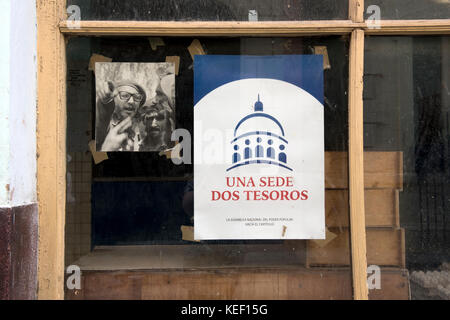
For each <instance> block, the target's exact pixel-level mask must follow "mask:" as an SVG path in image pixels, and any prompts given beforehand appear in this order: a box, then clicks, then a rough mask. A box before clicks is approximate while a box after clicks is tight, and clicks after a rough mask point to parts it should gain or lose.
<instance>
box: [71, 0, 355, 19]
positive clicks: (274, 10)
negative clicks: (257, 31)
mask: <svg viewBox="0 0 450 320" xmlns="http://www.w3.org/2000/svg"><path fill="white" fill-rule="evenodd" d="M68 5H77V6H79V7H80V10H81V11H80V13H81V19H82V20H138V21H196V20H197V21H249V20H250V21H272V20H273V21H284V20H286V21H288V20H333V19H337V20H346V19H348V1H347V0H337V1H336V0H323V1H316V0H282V1H279V0H249V1H239V0H128V1H122V0H69V1H68Z"/></svg>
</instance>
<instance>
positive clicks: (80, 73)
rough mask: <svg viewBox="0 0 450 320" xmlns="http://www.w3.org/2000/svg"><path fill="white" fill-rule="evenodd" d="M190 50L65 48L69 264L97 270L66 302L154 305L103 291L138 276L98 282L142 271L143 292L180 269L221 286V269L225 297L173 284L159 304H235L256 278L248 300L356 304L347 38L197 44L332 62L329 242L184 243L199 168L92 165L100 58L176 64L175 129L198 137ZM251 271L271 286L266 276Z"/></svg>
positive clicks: (150, 158) (129, 42)
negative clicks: (92, 65) (94, 63)
mask: <svg viewBox="0 0 450 320" xmlns="http://www.w3.org/2000/svg"><path fill="white" fill-rule="evenodd" d="M193 41H194V39H193V38H174V37H169V38H162V39H159V40H158V42H159V43H160V45H159V46H156V47H155V48H152V46H151V43H154V41H153V40H152V39H150V40H149V38H144V37H142V38H141V37H136V38H119V37H117V38H116V37H108V38H84V37H77V38H71V39H69V42H68V44H67V60H68V61H67V63H68V65H67V68H68V80H67V81H68V83H67V87H68V91H67V121H68V129H67V142H68V150H67V152H68V165H67V168H68V172H67V177H68V185H67V227H66V263H67V264H68V265H69V264H76V265H79V266H80V267H81V268H82V270H84V271H88V270H89V271H90V273H87V274H86V275H85V276H86V277H92V278H89V280H86V281H85V282H84V283H85V285H88V286H90V288H86V290H85V291H84V292H85V293H83V292H81V293H80V294H81V295H78V296H77V297H75V296H73V295H72V294H73V292H67V294H68V296H67V297H68V298H80V297H84V298H94V297H97V298H98V297H103V298H105V297H108V298H118V297H122V298H124V297H125V298H130V299H133V298H136V297H144V296H145V297H147V298H154V297H155V294H156V293H155V292H154V289H152V288H151V287H150V286H149V287H148V288H147V289H146V291H145V290H144V289H142V290H144V291H145V292H146V294H145V295H143V296H140V295H139V294H138V293H136V292H135V291H133V290H132V289H130V288H131V287H133V288H136V287H135V286H131V287H128V289H123V290H122V291H119V290H118V291H117V292H115V291H106V290H103V289H102V288H110V286H106V287H105V286H102V285H101V284H100V282H99V281H107V282H108V283H111V282H114V281H117V285H118V286H119V287H120V286H123V285H126V286H128V284H129V283H131V282H133V281H135V280H133V279H134V278H133V277H135V276H136V274H133V273H131V274H129V273H126V272H125V273H124V274H122V275H112V274H109V273H106V274H104V273H103V274H100V273H98V272H97V271H99V270H133V271H136V270H142V269H145V270H147V271H146V272H143V271H142V273H140V274H141V276H142V277H141V278H142V279H143V280H142V285H143V286H145V283H147V282H148V283H150V282H149V281H150V280H148V281H147V280H145V279H147V277H150V276H152V274H153V275H154V273H152V272H151V270H159V271H161V270H166V271H165V272H166V273H165V274H167V275H171V276H174V274H175V273H174V272H175V271H171V270H178V271H180V270H181V274H182V275H183V277H188V276H189V277H195V276H196V275H192V274H191V273H189V272H190V271H189V270H204V271H205V270H206V271H208V272H211V274H209V273H208V276H207V277H210V278H208V279H211V281H219V280H220V279H219V278H220V276H219V275H217V273H216V271H215V270H217V269H220V270H222V271H223V272H225V274H226V275H227V276H226V277H227V278H226V279H228V280H226V281H224V282H223V283H224V284H223V286H224V287H220V289H218V292H219V293H217V292H216V291H214V292H212V291H211V290H206V289H202V287H201V285H200V284H199V283H201V281H202V280H201V279H199V280H198V281H197V280H193V281H194V282H193V283H197V284H193V285H192V288H190V289H189V290H187V291H186V290H185V291H186V292H185V291H180V290H171V289H170V288H173V287H172V286H176V285H180V282H177V281H178V280H174V282H172V286H171V285H170V284H167V282H164V283H165V286H167V290H166V291H164V292H166V293H162V296H158V297H159V298H162V299H166V298H170V297H174V296H173V295H171V294H175V292H178V293H179V292H185V293H186V294H187V293H189V292H193V293H191V294H192V295H191V296H177V297H178V298H189V299H192V298H195V297H202V298H204V299H216V298H225V299H239V298H240V296H239V295H240V292H241V291H239V290H234V289H233V290H230V288H231V287H230V288H228V287H227V286H234V284H233V283H236V282H233V281H236V280H233V281H231V280H232V279H234V277H237V276H245V277H247V276H248V277H249V279H252V280H250V282H246V284H243V285H245V286H246V287H247V288H250V287H251V288H254V289H252V290H250V291H248V290H247V291H246V292H250V293H251V296H246V297H245V298H247V299H248V298H272V299H274V298H281V299H295V298H298V299H308V298H309V299H333V298H334V299H351V298H352V287H351V283H352V282H351V271H350V250H349V247H350V244H349V231H348V230H349V223H348V221H349V219H348V214H349V210H348V190H347V189H348V169H347V167H348V161H347V150H348V148H347V141H348V134H347V133H348V126H347V118H348V114H347V85H348V38H347V37H340V36H330V37H308V38H201V39H200V43H201V46H202V47H203V49H204V51H205V52H206V53H207V54H209V55H292V54H302V55H307V54H314V53H315V52H318V51H320V52H322V53H324V54H325V55H326V59H325V60H324V61H325V64H324V93H325V103H324V107H325V176H326V179H325V180H326V181H325V185H326V192H325V193H326V200H325V202H326V203H325V204H326V224H327V227H328V230H329V231H328V232H327V239H326V240H324V241H306V240H287V241H283V240H270V241H268V240H252V241H250V240H246V241H243V240H234V241H201V242H193V241H188V240H187V236H186V234H184V235H183V232H182V230H181V228H180V227H181V226H184V227H187V228H188V230H189V227H191V228H192V226H193V198H192V182H193V178H194V177H193V170H192V165H175V164H173V162H172V161H171V160H170V159H167V158H166V157H165V156H164V155H160V154H159V152H139V153H133V152H109V153H107V155H108V159H107V160H105V161H103V162H100V163H98V164H95V163H94V162H93V161H92V155H91V152H90V151H89V148H88V143H89V142H90V141H92V140H93V139H94V131H95V130H94V128H95V101H96V93H95V75H94V73H93V71H91V70H89V69H88V66H89V61H90V59H91V57H92V55H93V54H96V55H100V56H102V57H103V59H105V58H108V59H110V61H111V60H112V62H165V61H166V57H168V56H170V57H173V56H177V57H180V63H179V73H178V75H177V76H176V85H175V92H176V99H175V101H176V109H175V110H176V115H175V116H176V127H177V128H185V129H187V130H188V131H190V132H193V131H192V130H193V103H194V96H193V94H194V88H193V84H194V70H193V60H192V57H191V55H190V53H189V51H188V49H187V48H188V47H189V46H190V45H191V44H192V43H193ZM97 57H98V56H97ZM252 268H253V269H252ZM255 268H259V270H262V271H263V275H264V274H265V276H264V277H262V278H261V277H260V276H259V275H258V274H257V273H256V271H255V270H254V269H255ZM274 268H275V269H276V270H277V271H276V272H275V271H273V269H274ZM148 270H150V271H148ZM167 270H169V271H167ZM84 274H85V273H83V275H84ZM214 274H215V275H214ZM159 275H161V276H163V275H164V273H159ZM268 277H269V278H270V279H272V278H273V283H274V286H277V287H279V288H284V289H285V291H283V290H284V289H283V290H280V292H281V291H283V292H284V293H283V294H280V295H279V293H278V292H279V290H278V289H276V290H275V289H273V290H272V289H268V290H266V291H262V292H259V290H257V288H260V287H259V286H260V284H262V283H263V282H264V281H266V282H267V278H268ZM102 279H103V280H102ZM205 279H206V278H205ZM230 279H231V280H230ZM139 281H141V280H139ZM146 281H147V282H146ZM180 281H181V280H180ZM195 281H197V282H195ZM271 282H272V280H271ZM115 283H116V282H115ZM177 283H178V284H177ZM227 288H228V289H227ZM274 288H275V287H274ZM127 290H128V291H127ZM152 290H153V291H152ZM144 291H142V292H144ZM87 292H90V293H89V295H88V293H87ZM180 294H181V293H180ZM217 294H218V295H217ZM241 298H242V297H241Z"/></svg>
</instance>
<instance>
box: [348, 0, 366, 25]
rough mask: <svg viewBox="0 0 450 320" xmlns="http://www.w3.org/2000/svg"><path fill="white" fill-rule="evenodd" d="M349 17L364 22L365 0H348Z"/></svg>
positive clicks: (354, 20)
mask: <svg viewBox="0 0 450 320" xmlns="http://www.w3.org/2000/svg"><path fill="white" fill-rule="evenodd" d="M348 17H349V19H350V20H352V21H353V22H364V0H349V1H348Z"/></svg>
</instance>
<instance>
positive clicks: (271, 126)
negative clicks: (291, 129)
mask: <svg viewBox="0 0 450 320" xmlns="http://www.w3.org/2000/svg"><path fill="white" fill-rule="evenodd" d="M231 144H232V145H233V155H232V166H231V167H230V168H229V169H228V170H227V171H230V170H233V169H235V168H238V167H241V166H245V165H249V164H259V163H261V164H271V165H276V166H280V167H283V168H285V169H288V170H290V171H292V169H291V168H289V167H288V165H287V160H288V159H287V145H288V141H287V139H286V138H285V131H284V128H283V126H282V125H281V123H280V122H279V121H278V120H277V119H275V118H274V117H273V116H271V115H270V114H267V113H265V112H264V104H263V103H262V102H261V100H260V96H259V95H258V101H257V102H256V103H255V106H254V112H253V113H251V114H249V115H247V116H245V117H244V118H242V119H241V120H240V121H239V122H238V124H237V125H236V127H235V129H234V139H233V141H231Z"/></svg>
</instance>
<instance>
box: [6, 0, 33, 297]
mask: <svg viewBox="0 0 450 320" xmlns="http://www.w3.org/2000/svg"><path fill="white" fill-rule="evenodd" d="M0 21H1V22H2V28H0V39H1V41H2V46H1V48H2V49H1V50H0V299H34V298H36V288H37V242H38V210H37V203H36V201H37V195H36V107H37V106H36V71H37V69H36V65H37V61H36V41H37V39H36V32H37V29H36V1H35V0H20V1H18V0H0Z"/></svg>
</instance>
